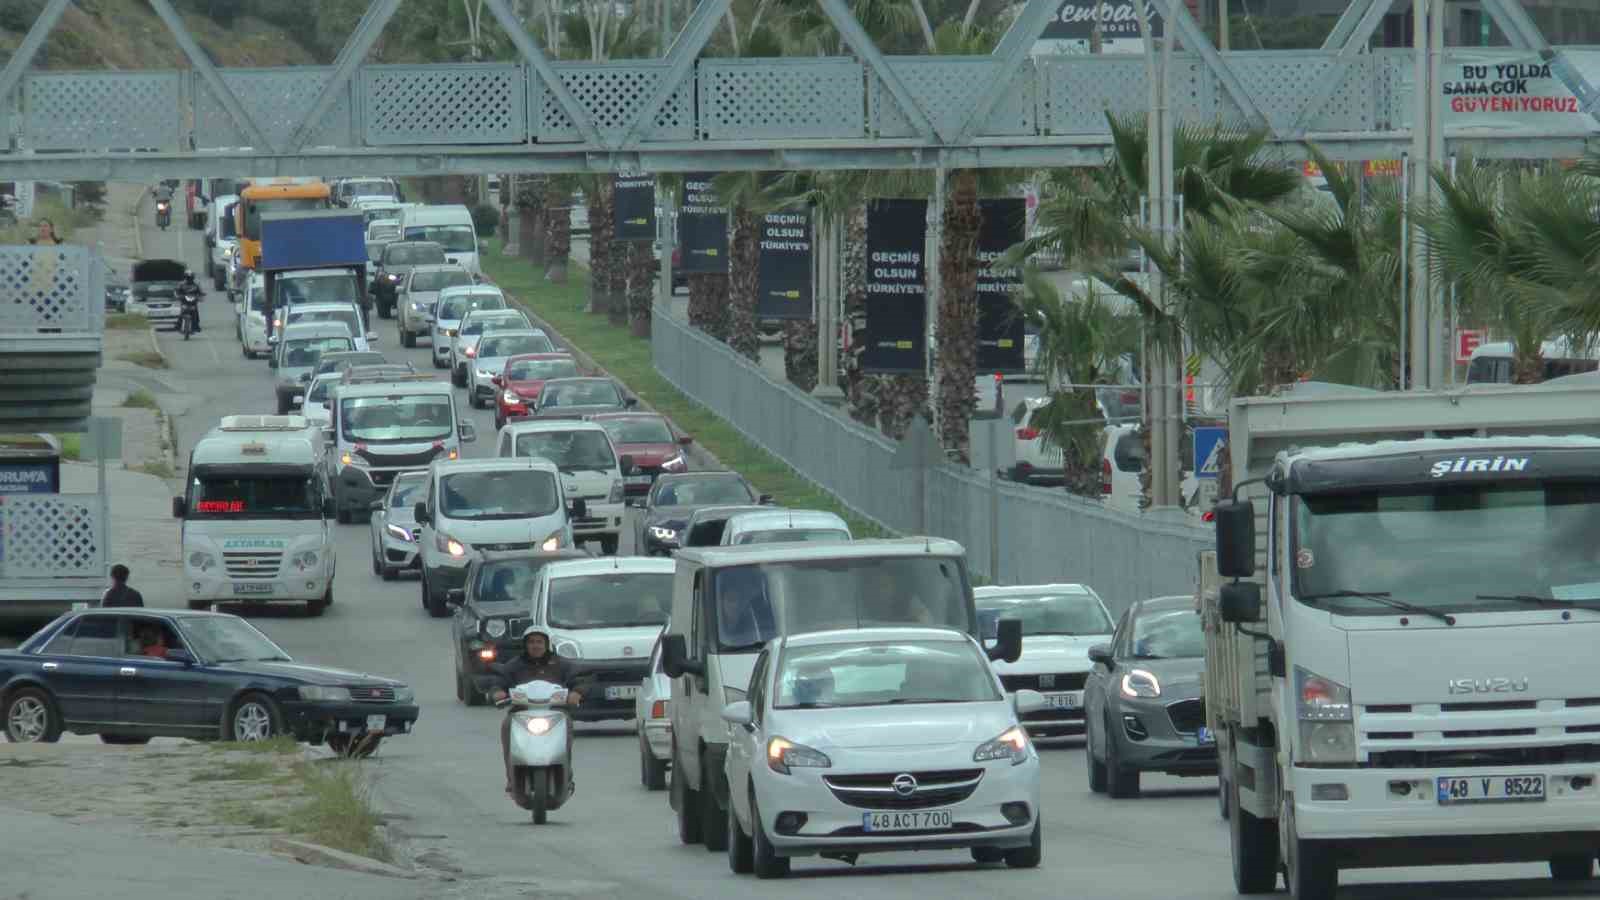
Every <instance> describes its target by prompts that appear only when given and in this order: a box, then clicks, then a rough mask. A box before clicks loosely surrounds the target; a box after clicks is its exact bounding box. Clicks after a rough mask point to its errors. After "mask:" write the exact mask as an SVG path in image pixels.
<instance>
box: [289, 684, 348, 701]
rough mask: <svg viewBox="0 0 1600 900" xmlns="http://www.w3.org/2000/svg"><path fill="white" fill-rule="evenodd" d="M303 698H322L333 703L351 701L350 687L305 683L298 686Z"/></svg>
mask: <svg viewBox="0 0 1600 900" xmlns="http://www.w3.org/2000/svg"><path fill="white" fill-rule="evenodd" d="M298 690H299V692H300V699H301V700H322V701H326V702H331V703H349V702H350V689H349V688H342V687H324V686H323V685H319V684H303V685H301V686H300V687H299V688H298Z"/></svg>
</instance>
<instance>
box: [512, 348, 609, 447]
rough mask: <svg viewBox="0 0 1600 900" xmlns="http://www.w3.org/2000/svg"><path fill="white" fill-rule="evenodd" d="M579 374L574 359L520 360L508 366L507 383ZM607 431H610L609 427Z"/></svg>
mask: <svg viewBox="0 0 1600 900" xmlns="http://www.w3.org/2000/svg"><path fill="white" fill-rule="evenodd" d="M576 374H578V363H577V361H576V360H573V359H519V360H517V361H516V362H513V363H511V364H510V365H508V366H506V380H507V381H546V380H548V379H551V378H566V377H569V376H572V375H576ZM606 430H607V431H610V430H611V429H610V427H609V425H608V427H607V429H606Z"/></svg>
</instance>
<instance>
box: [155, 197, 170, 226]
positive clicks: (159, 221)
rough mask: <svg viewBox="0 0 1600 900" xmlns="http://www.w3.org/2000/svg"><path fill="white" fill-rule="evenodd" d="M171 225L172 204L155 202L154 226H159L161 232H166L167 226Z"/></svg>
mask: <svg viewBox="0 0 1600 900" xmlns="http://www.w3.org/2000/svg"><path fill="white" fill-rule="evenodd" d="M171 224H172V204H171V203H170V202H168V201H166V200H158V201H156V225H158V226H160V228H161V230H162V231H166V230H167V226H168V225H171Z"/></svg>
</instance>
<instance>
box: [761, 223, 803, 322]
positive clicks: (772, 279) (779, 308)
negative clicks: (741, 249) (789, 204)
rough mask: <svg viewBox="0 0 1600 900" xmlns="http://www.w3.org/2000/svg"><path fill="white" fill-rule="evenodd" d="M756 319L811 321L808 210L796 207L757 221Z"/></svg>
mask: <svg viewBox="0 0 1600 900" xmlns="http://www.w3.org/2000/svg"><path fill="white" fill-rule="evenodd" d="M760 242H761V254H760V263H759V264H758V267H757V270H758V274H757V277H756V318H757V319H810V318H811V268H812V267H811V210H809V209H807V208H805V207H803V206H797V207H793V208H791V209H781V210H778V211H777V212H770V213H767V214H766V215H765V216H762V218H761V237H760Z"/></svg>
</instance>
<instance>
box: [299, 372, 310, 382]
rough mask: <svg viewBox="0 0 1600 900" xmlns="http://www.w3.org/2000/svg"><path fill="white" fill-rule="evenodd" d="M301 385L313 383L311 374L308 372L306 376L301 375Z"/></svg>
mask: <svg viewBox="0 0 1600 900" xmlns="http://www.w3.org/2000/svg"><path fill="white" fill-rule="evenodd" d="M300 383H301V384H310V383H311V373H310V372H307V373H305V374H304V375H301V376H300Z"/></svg>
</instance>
